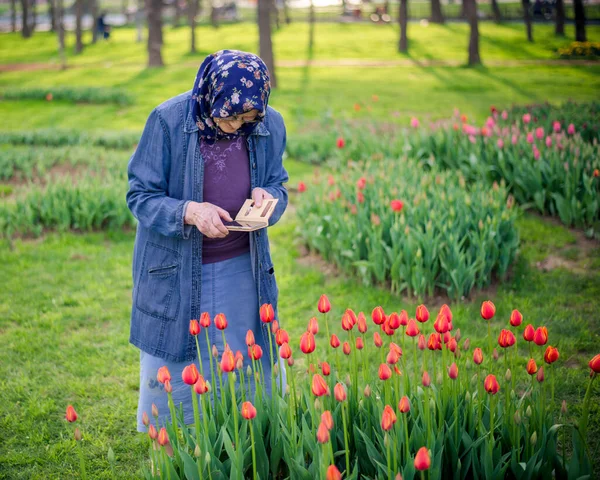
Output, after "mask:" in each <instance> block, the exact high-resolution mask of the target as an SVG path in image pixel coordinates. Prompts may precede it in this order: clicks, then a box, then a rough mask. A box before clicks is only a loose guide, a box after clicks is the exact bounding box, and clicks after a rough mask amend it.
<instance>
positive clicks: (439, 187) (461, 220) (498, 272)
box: [297, 158, 519, 298]
mask: <svg viewBox="0 0 600 480" xmlns="http://www.w3.org/2000/svg"><path fill="white" fill-rule="evenodd" d="M304 188H305V189H308V190H307V191H306V194H304V195H303V196H302V197H301V198H300V200H299V202H298V210H297V212H298V217H299V219H300V227H299V229H298V235H299V236H301V238H302V239H303V241H304V242H305V243H306V244H307V245H309V247H310V248H312V249H315V250H317V251H318V252H319V253H320V254H321V255H323V257H324V258H325V259H327V260H328V261H331V262H334V263H335V264H336V265H338V266H339V267H340V268H341V269H342V270H344V271H347V272H349V273H353V274H357V275H358V276H359V277H360V278H361V279H362V280H363V281H364V282H365V283H366V284H371V283H374V282H377V283H381V284H383V283H387V284H389V285H390V288H391V290H392V291H393V292H396V293H399V292H405V293H408V294H412V295H418V296H423V295H433V294H434V293H435V292H436V290H437V289H439V290H441V291H444V292H445V293H447V294H448V295H449V296H450V297H454V298H460V297H462V296H467V295H469V293H470V292H471V290H472V289H473V288H482V287H484V286H486V285H489V283H490V282H491V280H492V278H493V277H494V276H498V277H501V276H503V275H504V274H505V273H506V272H507V270H508V268H509V266H510V264H511V263H512V261H513V259H514V258H515V255H516V252H517V248H518V244H519V238H518V234H517V232H516V230H515V225H514V223H515V220H516V217H517V214H518V212H517V210H516V209H515V208H512V207H513V202H512V200H511V199H510V198H508V199H507V193H506V189H505V188H504V186H502V185H498V184H495V185H494V186H493V187H488V186H487V185H484V184H481V183H471V184H467V183H466V181H465V179H464V177H463V176H462V175H461V174H460V173H455V172H452V171H438V170H436V169H435V168H433V169H431V170H430V171H429V172H427V173H424V172H423V168H422V167H421V166H420V165H418V164H417V163H415V162H411V161H409V160H407V159H405V158H403V159H397V160H392V159H385V160H382V161H371V162H363V163H349V164H348V165H345V166H344V167H343V168H342V167H341V166H340V167H339V168H338V169H337V170H336V171H334V173H333V174H332V175H327V176H326V175H321V176H319V177H317V178H316V179H315V182H314V183H313V184H310V185H308V186H304ZM301 190H302V188H301Z"/></svg>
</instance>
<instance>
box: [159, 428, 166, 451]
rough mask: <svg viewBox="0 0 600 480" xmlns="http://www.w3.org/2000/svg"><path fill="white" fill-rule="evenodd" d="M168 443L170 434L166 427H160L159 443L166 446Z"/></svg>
mask: <svg viewBox="0 0 600 480" xmlns="http://www.w3.org/2000/svg"><path fill="white" fill-rule="evenodd" d="M168 443H169V434H168V433H167V430H166V428H165V427H162V428H161V429H160V432H158V444H159V445H160V446H161V447H164V446H165V445H166V444H168Z"/></svg>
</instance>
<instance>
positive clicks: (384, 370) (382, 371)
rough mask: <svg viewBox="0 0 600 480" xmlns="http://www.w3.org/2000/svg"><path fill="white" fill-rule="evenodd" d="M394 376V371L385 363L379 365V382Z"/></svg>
mask: <svg viewBox="0 0 600 480" xmlns="http://www.w3.org/2000/svg"><path fill="white" fill-rule="evenodd" d="M391 376H392V371H391V370H390V367H388V366H387V365H386V364H385V363H382V364H381V365H379V380H387V379H388V378H390V377H391Z"/></svg>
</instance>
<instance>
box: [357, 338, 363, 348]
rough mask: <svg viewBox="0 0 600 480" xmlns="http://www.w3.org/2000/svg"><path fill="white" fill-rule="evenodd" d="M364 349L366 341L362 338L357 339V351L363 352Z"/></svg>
mask: <svg viewBox="0 0 600 480" xmlns="http://www.w3.org/2000/svg"><path fill="white" fill-rule="evenodd" d="M363 348H365V343H364V340H363V339H362V337H356V349H357V350H362V349H363Z"/></svg>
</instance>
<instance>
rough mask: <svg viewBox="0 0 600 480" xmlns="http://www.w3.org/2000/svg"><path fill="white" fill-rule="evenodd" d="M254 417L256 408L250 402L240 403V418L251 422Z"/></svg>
mask: <svg viewBox="0 0 600 480" xmlns="http://www.w3.org/2000/svg"><path fill="white" fill-rule="evenodd" d="M255 417H256V408H254V405H252V403H251V402H244V403H242V418H244V419H245V420H252V419H253V418H255Z"/></svg>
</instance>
